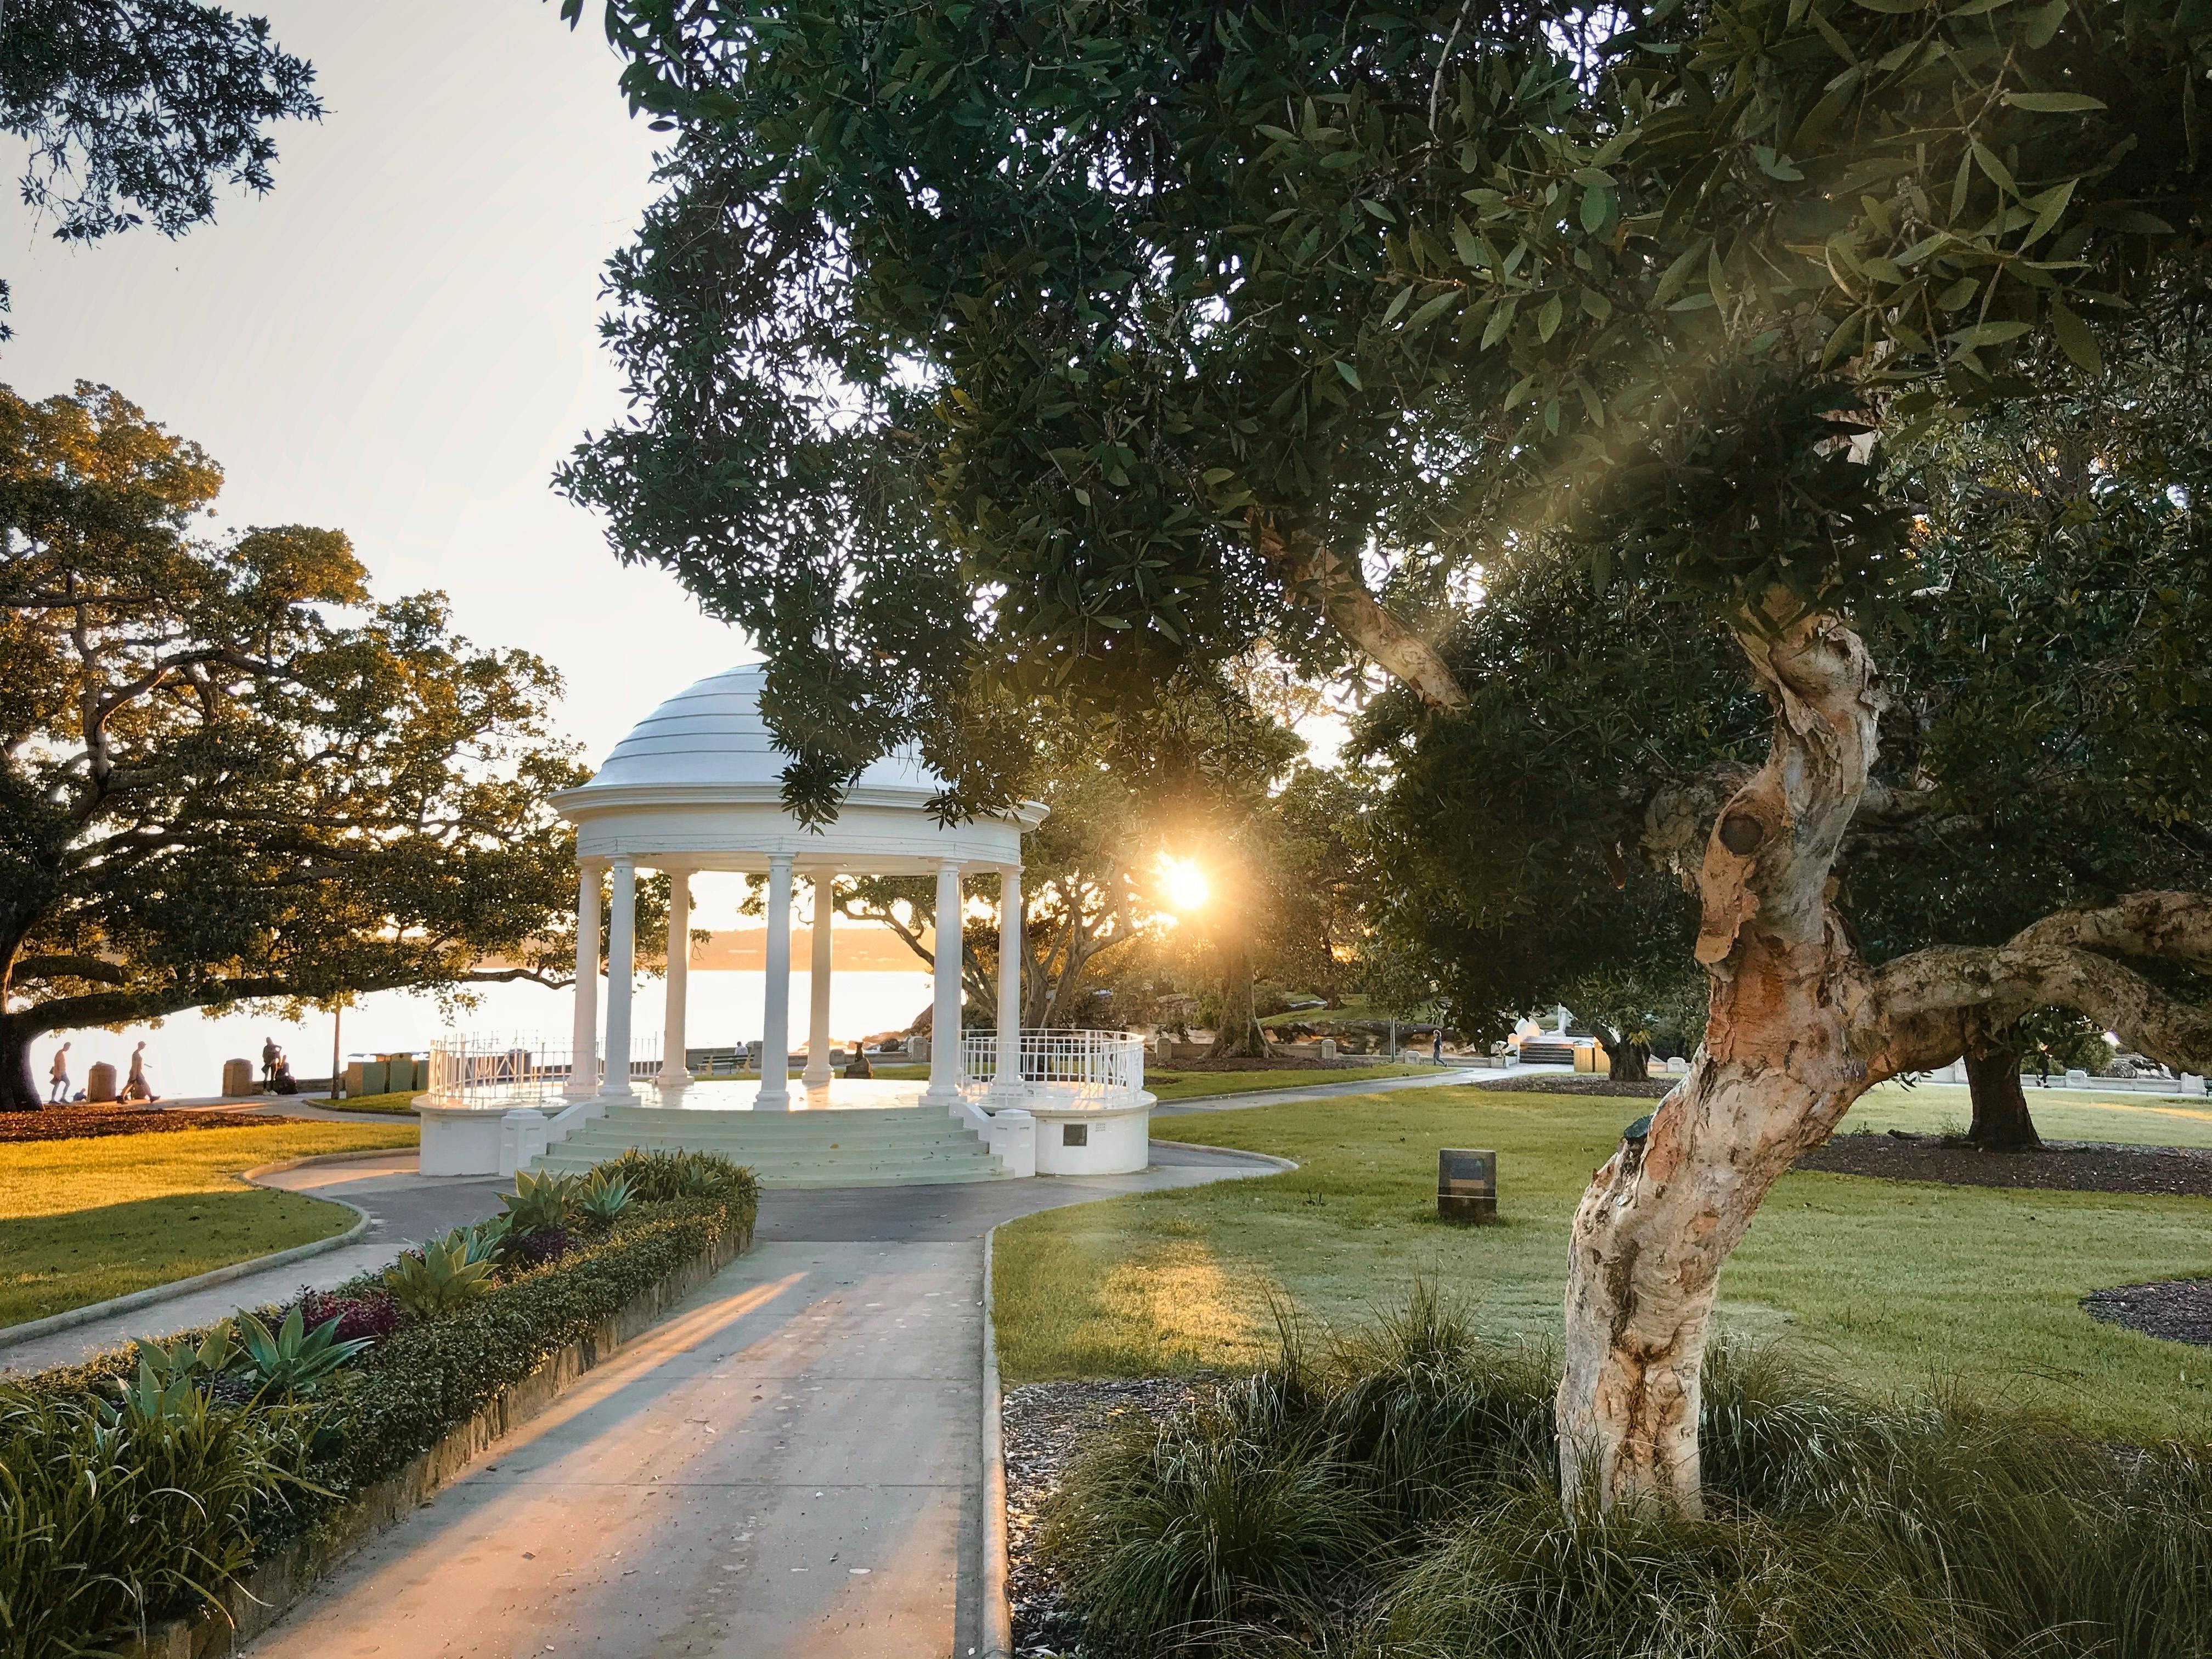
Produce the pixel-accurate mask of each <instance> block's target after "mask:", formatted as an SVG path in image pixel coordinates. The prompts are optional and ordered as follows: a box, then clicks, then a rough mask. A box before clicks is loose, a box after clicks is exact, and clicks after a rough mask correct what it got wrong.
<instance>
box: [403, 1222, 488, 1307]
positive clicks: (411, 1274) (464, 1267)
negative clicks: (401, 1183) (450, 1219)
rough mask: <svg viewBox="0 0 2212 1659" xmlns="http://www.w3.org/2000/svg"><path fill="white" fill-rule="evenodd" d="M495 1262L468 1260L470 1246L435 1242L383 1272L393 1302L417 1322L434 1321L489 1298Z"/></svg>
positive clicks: (449, 1239) (450, 1240)
mask: <svg viewBox="0 0 2212 1659" xmlns="http://www.w3.org/2000/svg"><path fill="white" fill-rule="evenodd" d="M492 1266H493V1264H492V1262H491V1261H490V1260H489V1258H487V1257H478V1258H477V1259H476V1260H475V1261H471V1260H470V1259H469V1242H468V1241H466V1240H462V1241H456V1240H454V1239H453V1238H452V1237H446V1238H442V1239H433V1240H431V1241H430V1243H428V1244H425V1245H424V1246H423V1247H422V1249H420V1250H408V1251H405V1252H404V1253H403V1254H402V1255H401V1256H400V1258H399V1260H398V1261H395V1262H393V1263H392V1265H391V1266H390V1267H387V1268H386V1269H385V1270H384V1283H385V1285H386V1288H387V1289H388V1290H389V1291H391V1292H392V1300H394V1301H395V1302H397V1303H398V1304H399V1306H400V1308H401V1310H403V1311H404V1312H405V1313H407V1314H408V1315H409V1316H411V1317H413V1318H416V1319H435V1318H437V1317H438V1316H440V1315H441V1314H447V1313H451V1312H452V1311H453V1310H454V1309H456V1308H458V1307H460V1306H461V1305H462V1304H465V1303H468V1302H472V1301H474V1300H475V1299H476V1298H477V1297H480V1296H489V1295H490V1294H491V1293H492V1291H493V1290H494V1288H495V1286H494V1285H493V1283H492V1276H491V1275H492Z"/></svg>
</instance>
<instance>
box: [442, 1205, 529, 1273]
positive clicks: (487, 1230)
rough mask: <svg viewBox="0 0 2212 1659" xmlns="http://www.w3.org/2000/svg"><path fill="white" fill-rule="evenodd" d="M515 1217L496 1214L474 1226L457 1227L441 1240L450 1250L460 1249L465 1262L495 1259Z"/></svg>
mask: <svg viewBox="0 0 2212 1659" xmlns="http://www.w3.org/2000/svg"><path fill="white" fill-rule="evenodd" d="M510 1220H512V1218H511V1217H509V1216H505V1215H495V1216H493V1217H491V1218H489V1219H488V1220H483V1221H479V1222H477V1224H476V1225H474V1226H473V1227H456V1228H454V1229H453V1231H451V1232H449V1233H447V1235H446V1236H445V1237H444V1238H442V1239H441V1240H439V1243H441V1244H443V1245H444V1246H445V1247H446V1248H447V1249H448V1250H454V1251H459V1254H460V1258H461V1260H462V1261H464V1262H477V1261H496V1260H498V1258H499V1252H500V1246H501V1243H504V1242H505V1240H506V1238H507V1231H508V1223H509V1221H510Z"/></svg>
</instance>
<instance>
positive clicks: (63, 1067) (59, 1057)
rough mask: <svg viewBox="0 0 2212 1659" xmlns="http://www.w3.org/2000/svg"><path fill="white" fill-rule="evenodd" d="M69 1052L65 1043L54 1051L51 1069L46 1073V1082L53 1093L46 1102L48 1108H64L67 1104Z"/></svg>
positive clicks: (68, 1047)
mask: <svg viewBox="0 0 2212 1659" xmlns="http://www.w3.org/2000/svg"><path fill="white" fill-rule="evenodd" d="M69 1051H70V1046H69V1044H68V1043H66V1042H64V1044H62V1046H61V1047H60V1048H57V1049H55V1050H54V1065H53V1069H52V1071H50V1072H48V1073H46V1080H47V1081H48V1082H49V1083H51V1084H52V1085H54V1086H53V1092H52V1095H51V1097H49V1098H48V1099H47V1101H46V1104H47V1105H49V1106H66V1105H67V1104H68V1103H69Z"/></svg>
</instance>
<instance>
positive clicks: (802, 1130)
mask: <svg viewBox="0 0 2212 1659" xmlns="http://www.w3.org/2000/svg"><path fill="white" fill-rule="evenodd" d="M766 677H767V671H766V669H765V667H763V665H757V664H755V665H746V666H743V667H738V668H732V669H730V670H728V671H725V672H723V673H720V674H716V675H714V676H713V677H711V678H708V679H704V680H702V681H700V682H699V683H698V684H696V685H694V686H692V687H690V689H689V690H685V691H683V692H681V693H679V694H678V695H677V696H673V697H671V698H670V699H669V700H668V701H667V702H665V703H663V704H662V705H661V706H660V707H659V708H657V709H655V710H654V711H653V713H652V714H650V715H648V716H647V718H646V719H645V720H642V721H641V722H640V723H639V724H638V726H637V727H636V729H635V730H634V731H632V732H630V734H629V736H628V737H626V738H623V740H622V742H620V743H619V744H617V745H616V746H615V749H614V752H613V753H612V754H611V755H610V756H609V757H607V761H606V763H605V765H604V766H602V767H601V768H600V769H599V772H598V774H597V775H595V776H594V777H593V778H592V780H591V781H590V782H588V783H586V784H584V785H582V786H581V787H578V788H574V789H569V790H566V791H563V792H562V793H560V794H558V795H556V796H554V797H553V804H554V805H556V807H557V808H558V809H559V810H560V811H561V812H562V815H563V816H564V817H568V819H569V820H571V821H572V822H573V823H574V824H575V826H576V850H577V863H578V881H577V889H576V891H577V906H576V919H577V930H576V940H577V944H576V978H575V991H574V1020H573V1024H572V1028H571V1030H570V1032H569V1034H568V1040H567V1041H566V1042H557V1041H547V1040H543V1039H535V1040H533V1039H518V1038H514V1037H510V1036H501V1037H497V1038H485V1037H481V1036H452V1035H449V1036H447V1037H445V1038H441V1040H440V1041H439V1042H437V1043H435V1044H434V1045H433V1048H432V1056H431V1077H430V1090H429V1092H428V1094H426V1095H424V1096H423V1097H422V1098H421V1099H420V1100H419V1101H418V1102H417V1109H418V1110H419V1112H420V1114H421V1115H422V1170H423V1172H424V1173H425V1174H455V1175H458V1174H480V1173H492V1172H496V1173H499V1174H507V1173H511V1172H513V1170H517V1169H520V1168H526V1167H540V1168H556V1169H569V1168H587V1167H589V1166H590V1164H592V1163H594V1162H597V1161H599V1159H600V1158H604V1157H609V1156H612V1155H614V1154H615V1153H616V1152H620V1151H622V1150H623V1148H624V1147H626V1146H669V1147H675V1146H683V1147H686V1148H697V1149H702V1150H711V1151H720V1152H726V1153H728V1154H729V1155H730V1156H732V1157H733V1158H736V1159H737V1160H738V1162H741V1163H747V1164H752V1165H753V1166H754V1167H755V1168H756V1169H757V1170H759V1172H760V1174H761V1176H762V1179H763V1184H765V1185H769V1186H776V1185H811V1186H837V1185H845V1184H886V1185H888V1184H899V1183H900V1182H901V1181H902V1178H913V1179H921V1180H959V1179H991V1178H995V1177H1000V1176H1026V1175H1032V1174H1108V1173H1117V1174H1118V1173H1125V1172H1127V1171H1129V1170H1139V1169H1142V1168H1143V1167H1144V1165H1145V1163H1146V1157H1147V1148H1148V1144H1149V1142H1148V1135H1149V1120H1150V1116H1151V1108H1152V1104H1153V1099H1152V1096H1151V1095H1150V1094H1148V1093H1146V1091H1145V1090H1144V1086H1143V1085H1144V1045H1143V1042H1142V1040H1141V1039H1140V1038H1139V1037H1138V1036H1135V1035H1133V1034H1132V1033H1127V1032H1120V1031H1092V1030H1072V1031H1036V1030H1031V1031H1024V1030H1020V1016H1021V1000H1020V973H1019V969H1018V966H1012V965H1013V964H1018V963H1020V961H1021V960H1022V954H1023V951H1022V939H1021V928H1022V884H1021V857H1022V854H1021V842H1022V836H1023V835H1024V833H1025V832H1026V831H1028V830H1030V829H1034V828H1036V825H1037V824H1038V823H1040V822H1041V821H1042V819H1043V817H1044V816H1045V808H1044V807H1043V806H1042V805H1040V804H1038V803H1036V802H1030V803H1026V804H1024V805H1022V806H1020V807H1018V808H1017V809H1016V810H1014V811H1011V812H1007V813H1005V814H1001V815H997V816H992V817H981V818H976V819H972V820H969V821H966V822H961V823H944V822H941V821H939V818H938V817H936V816H935V815H934V814H933V812H932V811H931V810H930V804H931V802H932V801H933V799H936V798H937V797H938V796H939V794H941V793H943V790H944V788H945V784H944V781H943V780H942V779H940V778H939V777H938V776H937V775H935V774H934V773H933V772H932V771H931V770H930V769H928V767H927V765H926V764H925V763H923V761H922V759H921V755H920V754H919V753H918V752H915V751H902V752H900V753H897V754H894V755H890V756H887V757H884V758H883V759H881V760H879V761H877V762H876V763H873V764H872V765H870V766H869V767H868V768H866V770H864V771H863V772H862V773H861V774H860V777H859V778H858V779H857V780H856V781H854V784H853V786H852V787H851V788H850V789H849V790H848V793H847V794H846V796H845V799H844V802H843V804H842V807H841V809H840V811H839V812H838V815H837V817H836V820H835V821H834V822H832V823H828V824H824V825H822V826H819V827H809V826H807V825H805V824H803V823H799V821H798V820H797V819H796V818H794V817H793V816H792V815H791V814H790V813H789V812H787V811H786V810H785V809H784V806H783V804H782V773H783V769H784V767H785V766H786V765H787V763H788V762H789V759H790V757H789V756H788V754H787V752H786V751H784V750H781V749H780V748H779V747H778V746H777V745H776V743H775V737H774V735H773V733H771V732H770V731H769V726H768V723H767V721H766V720H765V719H764V718H763V715H762V714H761V710H760V696H761V691H762V688H763V684H764V683H765V680H766ZM641 868H643V869H648V870H659V871H660V872H664V873H665V874H666V875H667V876H668V878H669V880H670V885H671V894H670V903H669V915H668V957H667V962H668V966H667V975H666V981H665V1001H664V1003H663V1007H662V1024H661V1030H660V1031H659V1034H658V1040H657V1041H656V1040H654V1039H653V1037H651V1036H645V1037H641V1036H639V1035H638V1034H637V1032H636V1029H635V1020H634V1012H635V1010H634V1003H635V981H636V963H635V957H636V921H635V898H636V887H637V872H638V871H639V870H640V869H641ZM699 870H723V871H737V872H744V873H746V874H749V875H753V876H764V877H766V878H767V910H768V916H767V921H768V949H767V989H766V995H765V998H764V1000H763V1003H764V1007H763V1020H762V1028H763V1029H762V1033H761V1039H760V1044H759V1054H760V1056H761V1060H760V1068H759V1071H758V1073H757V1076H755V1077H747V1076H744V1075H742V1074H741V1075H739V1076H737V1077H733V1078H729V1079H723V1078H720V1077H715V1078H711V1079H708V1078H695V1077H694V1076H693V1074H692V1073H691V1071H690V1067H689V1066H688V1065H687V1054H691V1053H697V1052H700V1051H696V1050H687V1037H688V1036H689V1033H688V1032H687V1030H686V1025H685V1001H686V996H687V993H688V989H689V983H688V981H689V974H688V963H689V956H690V932H689V922H690V892H689V890H690V878H691V874H692V872H694V871H699ZM980 871H995V872H997V873H998V876H999V924H1000V956H999V959H1000V963H1002V964H1008V965H1010V969H1009V968H1002V970H1001V972H1000V984H999V996H998V1004H999V1006H998V1010H997V1012H998V1024H997V1028H996V1030H994V1031H991V1032H988V1033H980V1032H970V1033H967V1034H965V1035H964V1036H963V1034H962V1032H961V998H960V952H959V951H957V950H955V951H938V952H937V953H936V964H935V974H934V996H933V1004H932V1013H931V1032H930V1035H931V1039H932V1040H931V1042H930V1043H929V1048H928V1064H929V1070H928V1075H927V1080H926V1081H921V1080H888V1079H873V1080H864V1079H837V1078H834V1077H833V1076H832V1074H831V1067H830V1060H829V1053H830V1040H829V985H830V975H831V939H832V933H831V917H832V915H834V912H835V909H836V906H835V903H834V902H832V899H831V893H832V889H833V884H834V883H835V882H836V878H837V877H838V876H839V875H840V874H872V875H933V876H934V877H935V878H936V882H937V902H936V908H937V915H939V917H940V918H942V917H946V916H957V915H960V914H961V907H962V887H961V883H962V878H963V875H967V874H972V873H975V872H980ZM800 880H804V881H805V882H806V883H807V884H809V886H810V888H811V891H812V896H813V899H814V925H813V928H812V952H813V956H812V962H811V975H810V979H809V984H810V987H811V997H810V1006H809V1009H808V1019H807V1043H806V1064H805V1070H804V1072H803V1073H801V1075H800V1077H799V1079H798V1082H799V1088H798V1089H797V1090H795V1091H794V1090H793V1088H792V1087H791V1085H790V1079H788V1077H787V1059H788V1056H789V1054H790V1047H791V1042H790V1038H791V1030H790V1025H791V969H792V963H791V927H792V901H793V884H794V883H795V882H797V881H800ZM603 884H604V885H605V888H606V889H607V890H608V892H609V894H610V895H611V913H610V914H609V915H608V916H607V917H606V919H605V922H606V925H605V938H606V945H607V966H606V979H607V1006H606V1008H605V1018H604V1028H602V1021H601V1011H600V1010H599V1007H598V1006H597V1002H598V982H599V972H598V962H597V957H598V944H599V938H600V934H601V917H600V914H599V907H600V896H601V890H602V886H603ZM603 1029H604V1036H602V1030H603ZM948 1034H950V1035H949V1036H948ZM741 1052H742V1051H741ZM779 1060H784V1061H785V1062H786V1063H785V1064H779V1063H778V1061H779ZM549 1107H550V1108H552V1110H551V1111H550V1115H549V1112H548V1111H547V1110H546V1108H549ZM832 1113H834V1114H835V1115H834V1117H833V1116H829V1115H828V1114H832ZM838 1154H844V1156H842V1157H840V1156H837V1155H838Z"/></svg>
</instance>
